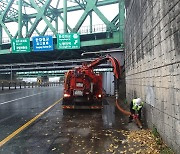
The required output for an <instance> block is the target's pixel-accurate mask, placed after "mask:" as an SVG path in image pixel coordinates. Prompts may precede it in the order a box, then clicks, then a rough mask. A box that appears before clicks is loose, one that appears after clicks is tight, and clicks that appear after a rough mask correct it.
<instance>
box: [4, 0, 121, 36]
mask: <svg viewBox="0 0 180 154" xmlns="http://www.w3.org/2000/svg"><path fill="white" fill-rule="evenodd" d="M27 1H28V0H27ZM56 3H57V1H56V0H53V1H52V3H51V5H52V6H54V7H55V6H56ZM67 4H68V6H73V5H77V3H72V2H68V3H67ZM62 6H63V1H62V0H61V1H60V4H59V8H62ZM13 7H14V8H16V9H17V8H18V6H17V5H13ZM99 9H100V10H101V12H102V13H103V14H104V15H105V17H106V18H108V20H109V21H111V20H112V19H113V18H114V17H115V16H116V15H117V13H118V4H112V5H108V6H102V7H99ZM27 12H28V14H30V13H37V11H36V10H34V9H30V8H26V12H25V10H24V9H23V13H27ZM82 14H83V11H73V12H69V13H68V16H67V23H68V25H69V26H70V27H71V28H73V27H74V26H75V25H76V24H77V22H78V20H79V18H80V17H81V15H82ZM92 15H93V25H101V24H104V23H103V22H102V21H101V20H100V19H99V17H98V16H97V15H96V14H95V13H94V12H93V14H92ZM62 16H63V14H62ZM34 20H35V19H34ZM58 21H59V31H62V30H63V22H62V21H61V20H60V19H59V20H58ZM52 24H53V26H54V27H55V23H54V22H52ZM89 24H90V22H89V17H87V19H86V20H85V22H84V23H83V25H82V26H83V28H87V26H89ZM12 25H13V27H12ZM45 25H46V24H45V22H44V21H43V20H42V21H41V22H40V23H39V24H38V26H37V29H38V30H39V31H40V32H41V31H42V30H43V28H42V27H45ZM6 26H7V27H8V29H9V30H10V32H11V34H12V35H13V36H14V35H15V33H16V31H17V29H18V24H17V23H9V24H6ZM29 28H30V25H29ZM48 31H50V30H48ZM24 33H25V27H24V28H23V34H24ZM3 37H7V35H6V34H5V32H4V31H3Z"/></svg>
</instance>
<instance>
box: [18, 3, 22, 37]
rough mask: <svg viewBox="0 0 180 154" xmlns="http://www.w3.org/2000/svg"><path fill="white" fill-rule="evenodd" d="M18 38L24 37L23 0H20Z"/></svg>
mask: <svg viewBox="0 0 180 154" xmlns="http://www.w3.org/2000/svg"><path fill="white" fill-rule="evenodd" d="M18 38H22V0H19V1H18Z"/></svg>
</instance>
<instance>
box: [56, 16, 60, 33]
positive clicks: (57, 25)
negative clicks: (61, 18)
mask: <svg viewBox="0 0 180 154" xmlns="http://www.w3.org/2000/svg"><path fill="white" fill-rule="evenodd" d="M55 25H56V31H57V33H58V30H59V29H58V27H59V24H58V16H57V17H56V19H55Z"/></svg>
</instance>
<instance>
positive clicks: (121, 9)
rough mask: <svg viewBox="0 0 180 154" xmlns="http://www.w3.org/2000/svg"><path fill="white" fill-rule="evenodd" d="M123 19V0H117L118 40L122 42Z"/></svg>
mask: <svg viewBox="0 0 180 154" xmlns="http://www.w3.org/2000/svg"><path fill="white" fill-rule="evenodd" d="M124 20H125V5H124V0H119V32H120V35H119V36H120V42H123V43H124V36H123V34H124Z"/></svg>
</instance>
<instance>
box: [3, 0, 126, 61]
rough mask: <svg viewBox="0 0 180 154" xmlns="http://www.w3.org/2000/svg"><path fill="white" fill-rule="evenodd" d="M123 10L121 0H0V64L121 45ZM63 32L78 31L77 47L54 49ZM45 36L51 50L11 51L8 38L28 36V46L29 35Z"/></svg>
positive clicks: (52, 58)
mask: <svg viewBox="0 0 180 154" xmlns="http://www.w3.org/2000/svg"><path fill="white" fill-rule="evenodd" d="M105 6H106V10H105V12H103V11H102V8H103V7H105ZM108 6H113V8H114V9H111V10H108ZM113 11H115V12H117V13H116V14H115V15H114V17H113V18H111V19H109V18H108V15H109V14H112V12H113ZM124 12H125V11H124V0H0V64H13V63H29V62H44V61H57V60H68V59H80V58H81V55H82V53H84V52H85V53H86V52H93V51H96V53H97V51H102V50H107V49H111V48H123V45H124V39H123V30H124V14H125V13H124ZM95 17H96V18H97V17H98V19H99V20H100V21H101V22H102V24H96V20H95ZM75 18H76V19H75ZM85 23H86V25H85ZM87 23H88V25H87ZM84 25H85V26H84ZM63 33H79V34H80V42H81V45H80V48H79V49H76V50H73V49H69V50H59V49H57V40H56V39H57V38H56V37H57V34H63ZM45 35H51V36H53V40H54V50H53V52H39V53H37V52H36V53H34V52H29V53H18V54H14V53H12V47H11V40H12V39H18V38H29V39H30V41H31V42H30V46H31V48H32V37H33V36H45ZM85 55H86V54H85ZM96 55H97V54H93V55H92V56H93V57H94V56H96ZM88 56H89V55H88V54H87V56H84V57H83V58H87V57H88Z"/></svg>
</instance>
